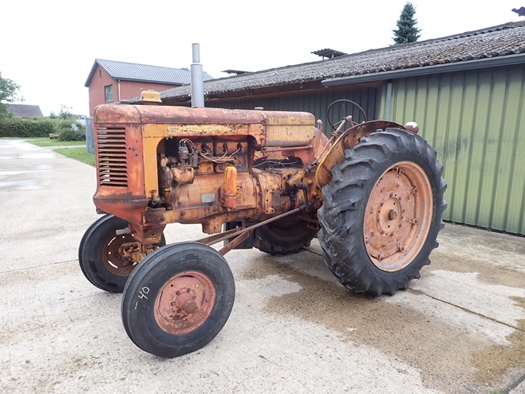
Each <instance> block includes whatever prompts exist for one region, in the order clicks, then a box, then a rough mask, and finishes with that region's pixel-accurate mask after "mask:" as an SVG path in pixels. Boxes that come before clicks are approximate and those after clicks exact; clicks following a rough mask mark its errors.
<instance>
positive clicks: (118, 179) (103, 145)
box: [97, 128, 128, 187]
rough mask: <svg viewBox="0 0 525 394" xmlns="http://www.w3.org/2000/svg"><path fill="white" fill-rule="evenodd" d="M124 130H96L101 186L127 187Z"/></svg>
mask: <svg viewBox="0 0 525 394" xmlns="http://www.w3.org/2000/svg"><path fill="white" fill-rule="evenodd" d="M126 151H127V147H126V130H125V129H109V128H107V129H106V128H104V129H97V152H98V153H97V159H98V180H99V184H100V185H101V186H116V187H128V160H127V155H126Z"/></svg>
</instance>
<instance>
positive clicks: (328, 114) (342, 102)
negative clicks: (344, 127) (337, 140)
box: [326, 99, 367, 130]
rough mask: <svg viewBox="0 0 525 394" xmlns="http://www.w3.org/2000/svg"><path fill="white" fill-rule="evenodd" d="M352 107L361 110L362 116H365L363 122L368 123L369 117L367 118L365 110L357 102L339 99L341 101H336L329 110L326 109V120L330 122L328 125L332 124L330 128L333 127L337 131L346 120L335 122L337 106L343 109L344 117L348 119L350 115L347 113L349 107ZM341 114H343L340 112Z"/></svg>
mask: <svg viewBox="0 0 525 394" xmlns="http://www.w3.org/2000/svg"><path fill="white" fill-rule="evenodd" d="M349 104H350V105H351V106H353V107H357V109H358V110H359V112H361V114H362V115H363V120H364V121H365V122H366V121H367V117H366V112H365V110H364V109H363V108H362V107H361V106H360V105H359V104H357V103H356V102H354V101H352V100H348V99H339V100H335V101H333V102H332V103H331V104H330V105H329V106H328V108H327V109H326V119H327V120H328V123H330V126H332V128H333V129H334V130H337V127H339V125H340V124H341V122H342V121H343V120H344V119H342V120H340V121H338V122H334V121H333V119H332V118H333V115H334V113H333V112H334V108H335V106H336V105H339V107H340V108H341V109H342V113H343V114H344V115H343V116H344V117H345V118H346V117H347V116H348V115H350V113H349V112H348V111H347V106H348V105H349ZM340 113H341V112H340Z"/></svg>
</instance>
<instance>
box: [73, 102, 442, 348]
mask: <svg viewBox="0 0 525 394" xmlns="http://www.w3.org/2000/svg"><path fill="white" fill-rule="evenodd" d="M347 105H351V106H353V107H355V108H357V109H358V111H361V112H363V111H362V109H361V108H360V107H359V106H358V105H357V104H355V103H353V102H350V101H348V100H338V101H337V102H334V103H332V104H331V105H330V107H329V108H328V114H327V116H328V120H329V123H330V124H331V125H332V127H333V128H334V131H333V132H332V134H331V138H328V137H326V136H325V134H324V133H323V131H322V124H321V123H320V122H318V123H317V124H316V122H315V119H314V116H313V115H312V114H309V113H303V112H277V111H263V110H226V109H216V108H188V107H173V106H159V105H129V104H124V105H115V104H113V105H112V104H104V105H101V106H99V107H97V109H96V111H95V115H94V124H95V127H94V133H95V145H96V158H97V179H98V187H97V191H96V194H95V195H94V197H93V199H94V203H95V205H96V208H97V212H99V213H102V214H105V215H104V216H102V217H101V218H100V219H99V220H97V221H96V222H95V223H93V225H92V226H91V227H90V228H89V229H88V230H87V231H86V233H85V234H84V237H83V239H82V241H81V243H80V247H79V262H80V266H81V268H82V271H83V273H84V275H85V276H86V277H87V279H88V280H89V281H90V282H91V283H92V284H93V285H95V286H97V287H99V288H101V289H103V290H106V291H109V292H123V293H124V294H123V299H122V320H123V323H124V327H125V329H126V331H127V333H128V335H129V337H130V338H131V340H132V341H133V342H134V343H135V344H136V345H137V346H138V347H140V348H141V349H143V350H144V351H146V352H149V353H152V354H155V355H158V356H162V357H176V356H180V355H183V354H186V353H189V352H192V351H195V350H197V349H199V348H201V347H203V346H204V345H206V344H207V343H208V342H209V341H211V340H212V339H213V338H214V337H215V336H216V335H217V334H218V333H219V331H220V330H221V329H222V327H223V326H224V324H225V323H226V321H227V319H228V317H229V315H230V312H231V310H232V306H233V302H234V297H235V283H234V279H233V275H232V273H231V270H230V268H229V266H228V264H227V262H226V260H225V259H224V257H223V256H224V255H225V254H226V253H227V252H228V251H230V250H231V249H233V248H252V247H255V248H257V249H259V250H261V251H263V252H266V253H270V254H276V253H278V254H286V253H296V252H299V251H300V250H301V248H303V247H305V246H308V245H309V244H310V241H311V240H312V239H313V238H314V237H317V238H318V240H319V243H320V246H321V248H322V250H323V253H324V260H325V262H326V264H327V265H328V267H329V269H330V270H331V271H332V272H333V274H334V275H335V276H336V277H337V278H338V280H339V281H340V282H341V283H342V284H343V285H344V286H345V287H347V288H348V289H350V290H353V291H355V292H362V293H367V294H370V295H374V296H378V295H381V294H394V293H395V291H396V290H398V289H406V288H407V287H408V285H409V282H410V280H412V279H414V278H419V271H420V269H421V268H422V267H423V266H424V265H425V264H429V254H430V252H431V251H432V249H434V248H435V247H436V246H437V242H436V238H437V235H438V232H439V231H440V229H442V228H443V223H442V220H441V215H442V213H443V210H444V209H445V207H446V204H445V202H444V200H443V192H444V190H445V188H446V184H445V182H444V180H443V179H442V176H441V175H442V171H443V167H442V165H441V164H440V162H439V161H438V160H437V157H436V151H435V150H434V149H433V148H432V147H431V146H430V145H429V144H428V143H427V142H426V141H425V140H424V139H423V138H422V137H421V136H419V135H418V134H417V130H415V129H416V128H417V127H412V126H402V125H400V124H396V123H393V122H389V121H365V122H361V123H358V124H356V123H354V122H353V120H352V117H351V116H350V114H349V113H344V116H343V117H342V120H341V121H339V122H334V121H332V119H330V117H331V116H332V114H333V113H335V112H336V111H334V109H335V108H339V107H340V106H347ZM338 112H342V110H339V111H338ZM360 116H361V115H360ZM409 129H410V130H409ZM169 223H192V224H196V223H199V224H201V225H202V230H203V232H204V233H206V234H207V235H208V236H206V237H204V238H202V239H200V240H196V241H195V242H181V243H175V244H171V245H165V244H166V242H165V239H164V235H163V231H164V228H165V226H166V225H167V224H169ZM214 244H218V245H219V246H218V247H216V248H213V247H212V246H211V245H214Z"/></svg>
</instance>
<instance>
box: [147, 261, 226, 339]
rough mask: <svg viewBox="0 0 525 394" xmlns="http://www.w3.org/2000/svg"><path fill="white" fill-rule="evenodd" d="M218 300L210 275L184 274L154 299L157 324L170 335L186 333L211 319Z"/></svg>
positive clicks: (170, 280)
mask: <svg viewBox="0 0 525 394" xmlns="http://www.w3.org/2000/svg"><path fill="white" fill-rule="evenodd" d="M215 299H216V290H215V286H214V285H213V282H212V281H211V279H210V278H209V277H208V276H207V275H205V274H203V273H202V272H198V271H185V272H182V273H180V274H177V275H175V276H173V277H172V278H171V279H169V280H168V281H167V282H166V283H165V284H164V285H163V286H162V287H161V289H160V290H159V292H158V295H157V297H156V299H155V307H154V315H155V321H156V322H157V324H158V325H159V327H160V328H161V329H162V330H163V331H165V332H167V333H168V334H171V335H183V334H187V333H189V332H191V331H194V330H196V329H197V328H199V327H200V326H201V325H202V324H204V322H205V321H206V320H208V318H209V317H210V315H211V313H212V311H213V307H214V306H215Z"/></svg>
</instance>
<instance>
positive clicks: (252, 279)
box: [0, 139, 525, 393]
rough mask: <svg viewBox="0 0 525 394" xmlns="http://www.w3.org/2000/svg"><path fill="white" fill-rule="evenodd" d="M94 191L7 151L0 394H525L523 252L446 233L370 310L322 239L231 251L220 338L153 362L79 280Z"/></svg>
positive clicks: (1, 195) (195, 232) (24, 154)
mask: <svg viewBox="0 0 525 394" xmlns="http://www.w3.org/2000/svg"><path fill="white" fill-rule="evenodd" d="M95 187H96V180H95V169H94V168H92V167H89V166H87V165H85V164H82V163H79V162H76V161H74V160H71V159H68V158H65V157H63V156H61V155H59V154H57V153H54V152H53V151H51V150H49V149H46V148H38V147H35V146H33V145H31V144H29V143H26V142H23V141H21V140H9V139H1V140H0V257H1V259H0V262H1V263H0V300H1V301H2V302H1V305H2V310H1V311H0V362H1V363H2V369H1V370H0V392H6V393H7V392H16V393H34V392H47V393H50V392H57V393H65V392H68V393H69V392H94V393H95V392H96V393H98V392H100V393H112V392H129V393H145V392H148V393H165V392H173V393H175V392H181V393H205V392H218V393H233V392H239V393H267V392H275V393H343V392H344V393H491V392H492V391H493V390H501V392H508V391H511V392H513V393H518V392H519V393H523V392H525V383H523V379H524V377H525V238H522V237H513V236H507V235H502V234H496V233H491V232H488V231H482V230H476V229H472V228H468V227H464V226H455V225H447V226H446V227H445V230H444V231H443V232H442V233H441V235H440V237H439V238H440V244H441V246H440V247H439V248H438V249H437V250H436V251H434V252H433V253H432V256H431V260H432V264H431V265H430V266H428V267H425V268H424V269H423V271H422V279H421V280H417V281H413V282H412V283H411V288H410V290H407V291H402V292H398V293H397V294H396V295H395V296H393V297H380V298H375V299H373V298H368V297H364V296H357V295H354V294H352V293H350V292H348V291H346V290H345V289H344V288H343V287H342V286H341V285H339V283H338V282H337V281H336V280H335V279H334V278H333V277H332V275H331V274H330V272H329V271H328V269H327V267H326V266H325V265H324V263H323V260H322V257H321V252H320V248H319V245H318V243H317V242H315V241H314V242H313V243H312V246H311V247H310V248H308V249H307V250H303V251H301V252H300V253H299V254H297V255H294V256H279V257H275V256H270V255H266V254H264V253H262V252H259V251H257V250H250V251H232V252H231V253H229V254H227V255H226V258H227V260H228V262H229V263H230V265H231V267H232V270H233V272H234V275H235V279H236V284H237V293H236V303H235V306H234V309H233V312H232V315H231V317H230V319H229V321H228V323H227V324H226V326H225V328H224V329H223V331H222V332H221V333H220V334H219V335H218V336H217V337H216V338H215V339H214V340H213V341H212V342H211V343H210V344H209V345H207V346H206V347H205V348H203V349H201V350H199V351H197V352H195V353H193V354H190V355H187V356H183V357H180V358H176V359H161V358H157V357H155V356H152V355H150V354H147V353H144V352H142V351H141V350H140V349H138V348H137V347H135V346H134V345H133V343H132V342H131V341H130V340H129V339H128V337H127V335H126V333H125V331H124V329H123V327H122V323H121V318H120V298H121V296H120V295H118V294H108V293H105V292H103V291H100V290H98V289H96V288H95V287H93V286H92V285H91V284H90V283H89V282H88V281H87V280H86V279H85V278H84V277H83V275H82V273H81V271H80V268H79V267H78V260H77V248H78V244H79V241H80V239H81V237H82V235H83V233H84V231H85V229H87V227H88V226H89V225H90V224H91V223H92V222H93V221H94V220H95V219H96V218H97V217H98V216H97V215H96V213H95V208H94V205H93V203H92V200H91V197H92V195H93V193H94V191H95ZM199 237H201V233H200V227H199V226H182V225H171V226H168V228H167V230H166V238H167V240H168V242H175V241H180V240H192V239H197V238H199Z"/></svg>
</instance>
